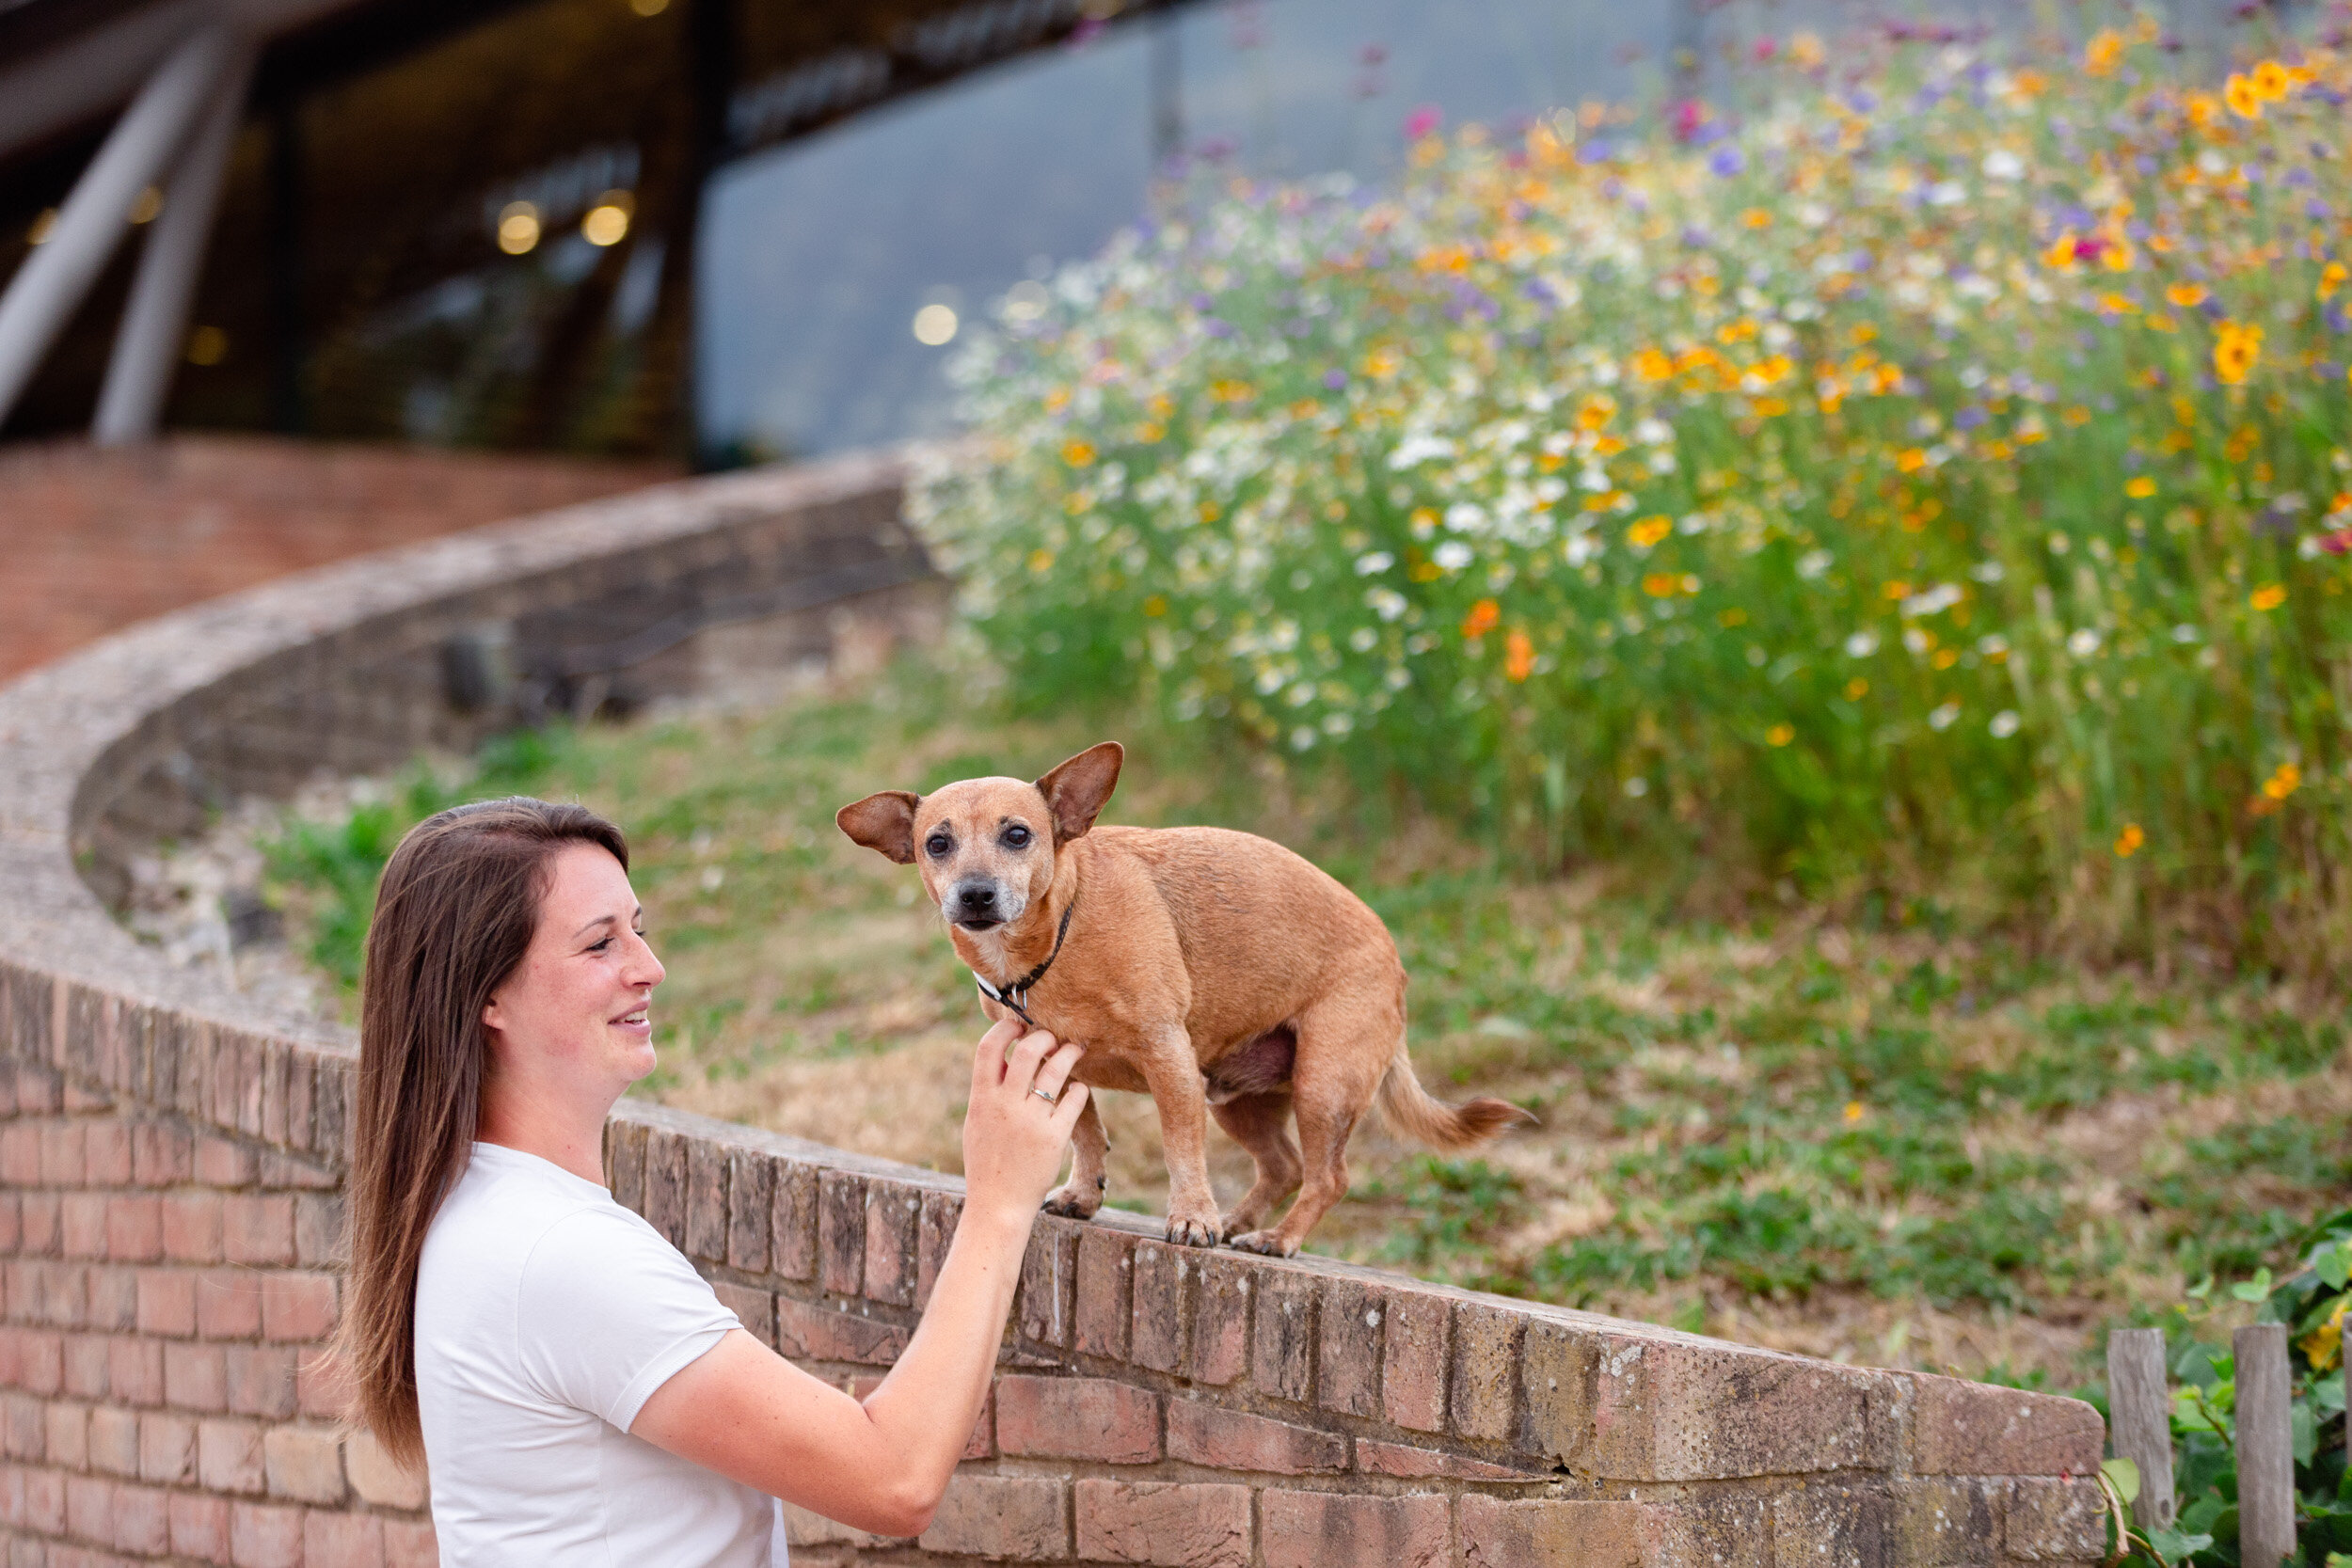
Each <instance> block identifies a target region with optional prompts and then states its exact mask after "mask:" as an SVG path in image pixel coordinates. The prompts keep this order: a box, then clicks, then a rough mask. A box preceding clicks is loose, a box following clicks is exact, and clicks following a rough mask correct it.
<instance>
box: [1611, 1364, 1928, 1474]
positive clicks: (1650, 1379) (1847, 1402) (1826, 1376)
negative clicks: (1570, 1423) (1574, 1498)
mask: <svg viewBox="0 0 2352 1568" xmlns="http://www.w3.org/2000/svg"><path fill="white" fill-rule="evenodd" d="M1595 1355H1596V1360H1595V1366H1594V1377H1593V1399H1592V1432H1593V1445H1592V1453H1591V1458H1590V1461H1589V1463H1590V1466H1591V1468H1592V1469H1593V1470H1594V1471H1595V1472H1596V1473H1597V1474H1599V1475H1601V1476H1603V1477H1606V1478H1608V1479H1611V1480H1627V1481H1706V1480H1715V1479H1727V1478H1733V1477H1742V1476H1766V1475H1773V1476H1777V1475H1802V1474H1806V1473H1808V1472H1814V1471H1821V1470H1836V1469H1884V1468H1887V1467H1888V1466H1889V1465H1891V1464H1892V1463H1893V1462H1894V1460H1895V1459H1896V1457H1897V1456H1896V1454H1895V1453H1894V1451H1893V1444H1892V1442H1891V1438H1890V1437H1889V1434H1887V1433H1873V1432H1872V1431H1871V1428H1870V1422H1869V1419H1868V1409H1867V1390H1868V1386H1869V1374H1866V1373H1860V1372H1854V1371H1850V1370H1847V1369H1845V1368H1842V1367H1835V1366H1830V1365H1828V1364H1826V1363H1823V1362H1818V1361H1807V1360H1804V1359H1801V1358H1799V1357H1796V1356H1790V1355H1777V1354H1772V1353H1771V1352H1767V1351H1751V1350H1747V1349H1744V1348H1740V1347H1736V1346H1727V1345H1713V1344H1708V1343H1698V1342H1692V1341H1690V1340H1684V1339H1666V1338H1640V1337H1636V1336H1632V1335H1624V1336H1618V1335H1605V1336H1600V1337H1599V1338H1597V1340H1596V1344H1595Z"/></svg>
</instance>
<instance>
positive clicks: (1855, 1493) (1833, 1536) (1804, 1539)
mask: <svg viewBox="0 0 2352 1568" xmlns="http://www.w3.org/2000/svg"><path fill="white" fill-rule="evenodd" d="M1891 1524H1892V1518H1891V1510H1890V1508H1889V1506H1888V1499H1887V1495H1886V1492H1885V1489H1884V1488H1883V1487H1879V1486H1872V1485H1867V1484H1866V1485H1861V1486H1823V1485H1814V1486H1799V1487H1794V1488H1791V1489H1789V1490H1788V1491H1784V1492H1776V1493H1774V1494H1773V1495H1772V1560H1773V1561H1774V1562H1775V1563H1776V1564H1777V1563H1784V1562H1787V1563H1794V1562H1807V1563H1831V1564H1838V1565H1843V1564H1847V1563H1853V1564H1862V1565H1868V1564H1876V1563H1882V1562H1888V1563H1891V1562H1894V1561H1897V1560H1898V1559H1897V1558H1895V1557H1894V1556H1893V1555H1892V1545H1893V1540H1894V1535H1893V1531H1892V1529H1891V1528H1889V1527H1890V1526H1891ZM2101 1555H2104V1554H2101Z"/></svg>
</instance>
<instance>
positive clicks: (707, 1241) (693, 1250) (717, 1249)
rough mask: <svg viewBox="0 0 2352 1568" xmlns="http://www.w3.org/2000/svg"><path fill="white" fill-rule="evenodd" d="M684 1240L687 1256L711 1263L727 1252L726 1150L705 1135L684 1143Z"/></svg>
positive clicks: (722, 1259) (723, 1257) (721, 1259)
mask: <svg viewBox="0 0 2352 1568" xmlns="http://www.w3.org/2000/svg"><path fill="white" fill-rule="evenodd" d="M685 1230H686V1236H685V1242H684V1243H683V1245H682V1246H681V1247H680V1249H679V1250H681V1251H683V1252H684V1253H685V1254H686V1256H687V1257H689V1258H700V1259H705V1260H707V1261H709V1262H713V1263H721V1262H724V1261H725V1260H726V1256H727V1151H726V1149H725V1148H723V1147H722V1146H720V1145H718V1144H715V1143H712V1142H711V1141H710V1140H709V1139H707V1138H693V1139H690V1140H689V1141H688V1143H687V1145H686V1218H685Z"/></svg>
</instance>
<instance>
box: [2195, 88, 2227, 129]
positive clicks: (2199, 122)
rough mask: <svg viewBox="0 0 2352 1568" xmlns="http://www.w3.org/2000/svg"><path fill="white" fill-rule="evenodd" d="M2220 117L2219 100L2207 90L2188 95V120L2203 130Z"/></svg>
mask: <svg viewBox="0 0 2352 1568" xmlns="http://www.w3.org/2000/svg"><path fill="white" fill-rule="evenodd" d="M2220 117H2221V101H2220V100H2219V99H2217V98H2216V97H2215V96H2214V95H2213V94H2211V93H2209V92H2192V93H2190V94H2189V95H2188V122H2189V123H2190V124H2191V125H2194V126H2196V127H2197V128H2198V129H2199V130H2203V129H2204V128H2205V127H2206V126H2208V125H2211V124H2212V123H2213V122H2214V121H2215V120H2216V119H2219V118H2220Z"/></svg>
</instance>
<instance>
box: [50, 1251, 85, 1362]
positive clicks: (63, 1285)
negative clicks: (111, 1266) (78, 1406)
mask: <svg viewBox="0 0 2352 1568" xmlns="http://www.w3.org/2000/svg"><path fill="white" fill-rule="evenodd" d="M41 1275H42V1278H43V1280H44V1282H45V1289H46V1291H47V1295H46V1297H45V1299H44V1301H43V1303H42V1316H44V1317H46V1318H47V1319H48V1320H49V1321H50V1322H51V1323H56V1325H57V1326H58V1327H59V1328H79V1327H81V1326H83V1325H84V1324H86V1323H88V1322H89V1270H87V1269H86V1268H81V1267H78V1266H76V1265H74V1264H72V1263H49V1264H45V1265H43V1266H42V1269H41ZM72 1343H73V1341H72V1337H70V1336H69V1337H68V1338H67V1341H66V1344H67V1347H68V1360H67V1365H66V1376H67V1380H68V1386H72V1375H73V1374H72Z"/></svg>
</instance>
